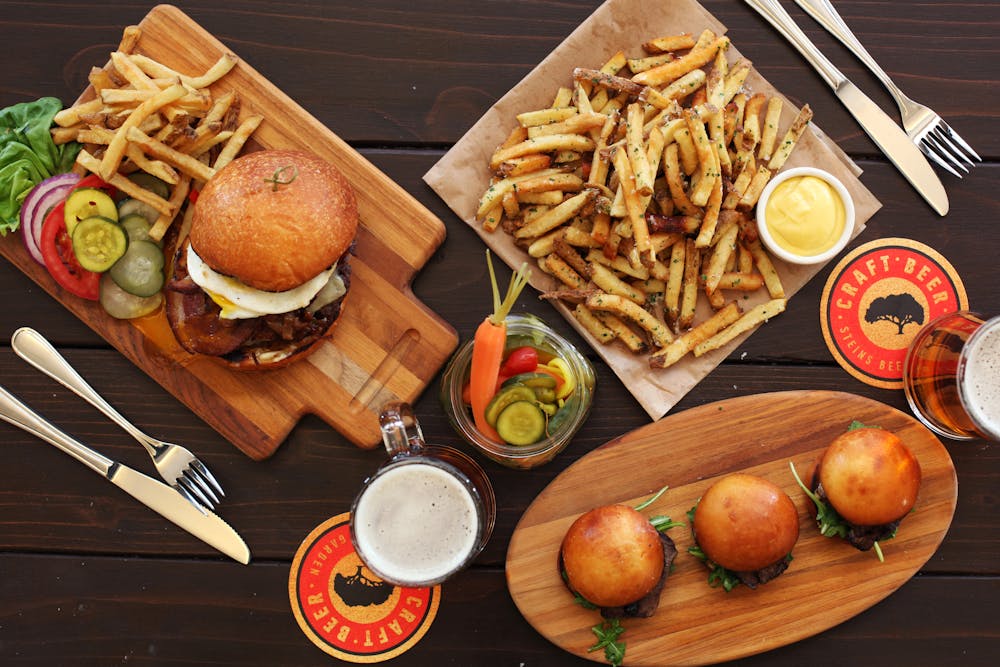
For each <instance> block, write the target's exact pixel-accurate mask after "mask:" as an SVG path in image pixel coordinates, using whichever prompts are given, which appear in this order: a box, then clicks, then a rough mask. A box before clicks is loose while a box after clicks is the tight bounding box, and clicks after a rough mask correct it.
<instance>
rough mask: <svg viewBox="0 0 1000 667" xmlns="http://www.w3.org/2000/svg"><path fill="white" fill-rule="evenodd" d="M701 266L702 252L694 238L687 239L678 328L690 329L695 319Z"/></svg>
mask: <svg viewBox="0 0 1000 667" xmlns="http://www.w3.org/2000/svg"><path fill="white" fill-rule="evenodd" d="M700 268H701V253H700V252H699V251H698V248H697V247H695V245H694V240H693V239H688V240H687V241H685V247H684V278H683V280H682V281H681V294H680V308H679V312H678V315H677V328H678V329H688V328H690V327H691V323H692V322H693V321H694V311H695V307H696V306H697V305H698V270H699V269H700Z"/></svg>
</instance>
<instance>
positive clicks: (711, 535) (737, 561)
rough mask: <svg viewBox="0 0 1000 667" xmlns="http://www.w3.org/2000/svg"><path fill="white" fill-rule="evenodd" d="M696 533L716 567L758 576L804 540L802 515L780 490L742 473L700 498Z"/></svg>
mask: <svg viewBox="0 0 1000 667" xmlns="http://www.w3.org/2000/svg"><path fill="white" fill-rule="evenodd" d="M694 530H695V537H696V539H697V542H698V545H699V546H700V547H701V549H702V551H704V552H705V555H706V556H707V557H708V559H709V560H711V561H712V562H713V563H716V564H718V565H721V566H722V567H725V568H727V569H729V570H733V571H734V572H755V571H757V570H760V569H762V568H765V567H767V566H769V565H773V564H774V563H776V562H778V561H779V560H781V559H782V558H784V557H785V556H787V555H788V554H789V553H791V551H792V547H794V546H795V542H796V540H798V538H799V516H798V512H797V511H796V509H795V505H794V503H792V499H791V498H789V497H788V494H786V493H785V492H784V491H783V490H782V489H781V488H780V487H779V486H777V485H776V484H774V483H773V482H770V481H768V480H766V479H763V478H761V477H757V476H755V475H747V474H744V473H737V474H732V475H728V476H726V477H723V478H722V479H720V480H719V481H718V482H716V483H715V484H713V485H712V487H711V488H709V489H708V491H706V492H705V495H703V496H702V497H701V500H700V501H698V506H697V507H696V508H695V514H694Z"/></svg>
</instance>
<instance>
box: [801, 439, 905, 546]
mask: <svg viewBox="0 0 1000 667" xmlns="http://www.w3.org/2000/svg"><path fill="white" fill-rule="evenodd" d="M819 481H820V483H821V484H822V485H823V490H824V491H825V492H826V497H827V499H828V500H829V501H830V504H831V505H833V508H834V509H835V510H837V513H838V514H840V516H842V517H843V518H845V519H847V520H848V521H850V522H851V523H853V524H856V525H859V526H879V525H882V524H885V523H891V522H893V521H896V520H897V519H901V518H902V517H903V516H904V515H905V514H906V513H907V512H909V511H910V509H911V508H912V507H913V503H915V502H916V500H917V491H918V490H919V488H920V464H919V463H918V462H917V459H916V457H915V456H913V453H912V452H911V451H910V450H909V449H908V448H907V447H906V445H904V444H903V441H902V440H900V439H899V437H897V436H896V435H895V434H894V433H892V432H891V431H886V430H884V429H880V428H858V429H854V430H852V431H847V432H846V433H844V434H842V435H840V436H839V437H838V438H837V439H836V440H834V441H833V442H832V443H831V444H830V446H829V447H828V448H827V449H826V451H825V452H824V453H823V457H822V458H821V459H820V462H819Z"/></svg>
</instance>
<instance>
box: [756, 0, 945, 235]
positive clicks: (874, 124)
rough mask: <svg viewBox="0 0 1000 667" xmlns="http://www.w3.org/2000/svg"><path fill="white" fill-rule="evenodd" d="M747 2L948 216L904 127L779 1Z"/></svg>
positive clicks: (940, 188)
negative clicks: (850, 77)
mask: <svg viewBox="0 0 1000 667" xmlns="http://www.w3.org/2000/svg"><path fill="white" fill-rule="evenodd" d="M745 1H746V3H747V4H748V5H750V6H751V7H753V9H754V10H756V11H757V13H758V14H760V15H761V16H762V17H764V19H765V20H766V21H767V22H768V23H770V24H771V25H772V26H773V27H774V28H775V30H777V31H778V32H779V33H781V34H782V36H784V37H785V39H787V40H788V41H789V42H790V43H791V44H792V46H794V47H795V48H796V50H798V52H799V53H800V54H802V56H803V57H804V58H805V59H806V60H807V61H808V62H809V64H810V65H812V66H813V68H814V69H815V70H816V71H817V72H818V73H819V75H820V77H822V79H823V80H824V81H825V82H826V83H827V85H829V86H830V88H832V89H833V92H834V94H835V95H836V96H837V99H839V100H840V102H841V103H842V104H843V105H844V106H845V107H846V108H847V110H848V111H850V112H851V115H852V116H854V119H855V120H857V121H858V124H859V125H861V128H862V129H863V130H864V131H865V133H866V134H867V135H868V136H869V137H870V138H871V140H872V141H874V142H875V145H876V146H878V147H879V150H881V151H882V152H883V153H884V154H885V156H886V157H887V158H889V161H890V162H892V164H893V165H895V167H896V169H898V170H899V172H900V173H901V174H903V176H904V177H905V178H906V180H908V181H909V182H910V185H912V186H913V187H914V189H915V190H916V191H917V192H918V193H919V194H920V195H921V196H922V197H923V198H924V199H925V200H926V201H927V203H928V204H930V205H931V208H933V209H934V210H935V211H936V212H937V213H938V215H942V216H943V215H946V214H947V213H948V193H947V192H945V189H944V185H942V184H941V179H940V178H938V175H937V174H936V173H935V172H934V169H932V168H931V165H930V163H929V162H927V158H926V157H924V154H923V153H921V152H920V149H918V148H917V147H916V145H914V143H913V142H912V141H910V138H909V137H908V136H906V133H905V132H903V130H902V128H900V127H899V125H897V124H896V123H895V121H893V120H892V118H890V117H889V115H888V114H886V113H885V112H884V111H882V109H881V108H879V106H878V105H877V104H875V103H874V102H872V101H871V99H869V98H868V96H866V95H865V94H864V93H862V92H861V91H860V90H858V88H857V86H855V85H854V84H853V83H851V82H850V81H849V80H848V79H847V77H846V76H844V74H843V73H842V72H841V71H840V70H839V69H837V68H836V67H835V66H834V65H833V63H831V62H830V61H829V60H827V58H826V57H825V56H824V55H823V54H822V53H820V51H819V49H818V48H816V45H815V44H813V42H812V41H811V40H810V39H809V38H808V37H806V35H805V33H803V32H802V30H801V29H800V28H799V27H798V25H796V24H795V22H794V21H793V20H792V17H791V16H789V15H788V12H786V11H785V9H784V8H783V7H782V6H781V5H780V4H778V2H777V0H745Z"/></svg>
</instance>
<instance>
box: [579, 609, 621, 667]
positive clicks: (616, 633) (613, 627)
mask: <svg viewBox="0 0 1000 667" xmlns="http://www.w3.org/2000/svg"><path fill="white" fill-rule="evenodd" d="M590 630H591V632H593V633H594V636H595V637H597V643H596V644H594V645H593V646H591V647H590V648H588V649H587V652H588V653H593V652H594V651H600V650H601V649H602V648H603V649H604V657H605V658H606V659H607V661H608V662H609V663H610V664H611V665H612V666H613V667H621V664H622V661H624V660H625V642H623V641H618V638H619V637H621V635H622V633H623V632H625V628H624V626H622V624H621V621H620V620H618V619H617V618H612V619H607V620H604V621H602V622H601V623H599V624H598V625H595V626H593V627H592V628H590Z"/></svg>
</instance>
